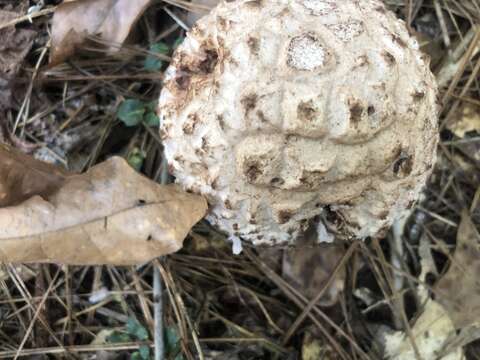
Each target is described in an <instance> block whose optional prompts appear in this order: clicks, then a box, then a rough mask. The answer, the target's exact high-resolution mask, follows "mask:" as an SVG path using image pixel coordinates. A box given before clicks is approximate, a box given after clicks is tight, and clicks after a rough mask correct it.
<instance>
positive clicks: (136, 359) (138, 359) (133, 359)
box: [130, 351, 142, 360]
mask: <svg viewBox="0 0 480 360" xmlns="http://www.w3.org/2000/svg"><path fill="white" fill-rule="evenodd" d="M130 360H142V355H141V354H140V352H138V351H135V352H134V353H132V355H130Z"/></svg>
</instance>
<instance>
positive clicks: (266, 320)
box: [0, 0, 480, 360]
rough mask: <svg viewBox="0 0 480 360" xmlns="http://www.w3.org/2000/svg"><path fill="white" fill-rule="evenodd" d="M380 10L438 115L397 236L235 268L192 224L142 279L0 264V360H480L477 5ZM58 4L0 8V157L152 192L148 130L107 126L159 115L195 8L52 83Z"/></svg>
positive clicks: (145, 20)
mask: <svg viewBox="0 0 480 360" xmlns="http://www.w3.org/2000/svg"><path fill="white" fill-rule="evenodd" d="M77 1H85V0H77ZM89 1H90V0H89ZM90 2H91V1H90ZM384 2H385V3H386V5H387V6H388V7H389V8H390V9H391V10H392V11H394V12H395V14H396V15H397V16H398V17H399V18H402V19H404V20H405V21H406V23H407V26H408V27H409V29H410V31H411V33H412V34H414V35H415V36H417V38H418V40H419V42H420V44H421V48H422V50H423V51H424V52H426V53H427V54H429V55H430V57H431V68H432V71H433V72H434V74H435V76H436V77H437V81H438V83H439V86H440V100H441V106H442V108H441V117H440V130H441V133H440V137H441V140H440V144H439V154H438V159H437V163H436V166H435V170H434V173H433V175H432V176H431V178H430V180H429V183H428V185H427V186H426V189H425V192H424V195H423V197H422V199H421V201H420V202H419V203H418V204H417V206H416V208H415V209H414V211H413V212H412V215H411V217H410V218H409V219H408V221H407V222H406V223H405V224H400V228H399V229H400V230H398V228H397V229H396V231H395V232H394V231H393V229H392V231H391V232H390V233H389V234H388V235H387V236H386V237H385V238H384V239H377V240H369V241H366V242H364V243H352V244H334V245H324V246H322V247H320V248H317V249H315V250H311V249H309V250H307V251H305V250H303V251H302V249H298V250H295V249H288V248H286V249H279V248H276V249H255V248H250V247H245V248H244V251H243V252H242V253H241V254H240V255H233V254H232V249H231V244H229V243H228V242H227V241H226V237H225V235H223V234H221V233H218V232H216V231H215V230H214V229H213V228H211V227H210V226H209V225H208V223H207V222H205V221H202V222H201V223H199V224H198V225H196V226H195V227H194V228H193V230H192V231H191V233H190V235H189V236H188V238H187V239H186V241H185V244H184V248H183V249H182V250H181V251H180V252H178V253H175V254H172V255H168V256H165V257H162V258H160V259H157V260H154V261H152V262H149V263H147V264H143V265H142V266H130V267H127V266H123V267H116V266H65V265H57V264H28V265H19V264H16V265H11V264H2V265H1V266H0V359H13V358H18V357H24V358H28V359H50V358H52V359H56V358H58V359H63V358H67V359H145V360H146V359H153V358H154V342H155V337H158V336H162V335H163V339H164V342H165V353H166V358H167V359H176V360H179V359H229V360H230V359H302V360H316V359H382V358H385V357H387V358H388V357H389V356H390V358H395V359H409V358H415V356H416V357H417V358H424V359H442V358H445V359H462V358H464V357H465V358H467V359H477V358H480V342H479V341H478V340H477V339H480V284H478V283H477V274H478V269H480V250H479V246H480V244H479V241H480V236H479V235H478V229H479V228H480V100H479V99H480V81H479V79H480V78H479V68H480V55H479V53H480V3H479V2H478V0H433V1H432V0H385V1H384ZM59 3H60V1H56V0H45V1H44V2H43V1H33V0H31V1H28V0H18V1H12V0H0V123H1V127H0V138H1V141H2V142H4V143H8V144H10V145H12V146H14V147H15V148H17V149H18V150H20V151H22V152H24V153H27V154H31V155H34V156H35V157H37V158H39V159H42V160H45V161H48V162H52V163H56V164H58V165H60V166H64V167H68V169H69V170H72V171H84V170H86V169H88V168H89V167H91V166H92V165H94V164H96V163H98V162H100V161H102V160H104V159H106V158H108V157H110V156H112V155H120V156H123V157H124V158H126V159H127V160H128V162H129V163H130V164H131V165H132V166H133V167H135V168H136V169H138V170H139V171H141V172H142V173H143V174H145V175H146V176H148V177H150V178H152V179H154V180H158V178H159V171H158V169H159V168H161V162H162V144H161V140H160V139H159V136H158V135H157V133H158V130H157V129H156V126H157V125H155V124H152V126H150V125H145V124H144V123H141V124H126V123H125V121H123V120H122V119H120V117H119V108H121V105H122V103H124V102H125V101H129V100H137V102H136V104H137V105H138V104H140V105H138V106H140V107H142V109H143V110H145V111H146V110H148V109H149V107H150V106H151V104H155V103H156V102H157V100H158V96H159V93H160V90H161V79H162V76H163V71H164V70H165V68H166V66H167V65H168V62H169V60H170V56H171V55H172V52H173V51H174V49H175V47H176V46H177V44H178V43H179V42H181V41H182V39H183V37H184V36H185V31H186V30H185V27H186V26H188V25H186V24H188V23H189V21H190V20H191V19H190V18H189V16H190V17H191V13H192V12H195V11H198V9H201V8H202V6H195V5H192V4H191V3H189V2H187V1H183V0H168V1H165V2H161V1H151V3H150V4H149V6H148V7H147V8H146V9H145V11H143V13H142V16H141V18H140V19H139V20H138V22H136V24H135V26H134V27H133V28H132V29H131V31H130V36H129V38H128V40H127V41H126V42H125V43H124V44H123V45H122V46H120V48H119V50H118V51H116V52H114V53H111V52H108V51H106V50H105V49H102V48H101V47H100V46H99V43H102V39H98V38H91V39H90V43H89V44H88V45H86V46H85V48H84V49H83V50H82V52H80V53H78V54H75V55H74V56H70V57H69V58H68V60H65V61H63V60H62V61H60V62H59V63H58V64H56V65H52V64H51V63H49V56H51V54H49V52H50V51H51V50H50V46H51V27H52V17H53V14H54V12H55V9H56V8H55V7H56V6H58V5H59ZM34 6H37V8H32V7H34ZM28 9H30V10H31V12H32V14H33V15H32V16H31V19H28V17H27V16H25V14H27V11H28ZM32 9H33V10H32ZM7 13H8V14H7ZM182 19H183V20H182ZM12 21H13V23H12ZM12 24H13V25H12ZM5 64H7V65H9V64H10V65H12V64H13V65H12V66H10V68H8V66H7V65H5ZM7 68H8V69H7ZM153 122H155V120H153ZM127 125H129V126H127ZM459 244H461V246H459ZM286 264H290V265H292V264H296V265H295V266H286ZM305 264H310V265H308V266H307V265H305ZM311 264H317V266H316V267H315V269H314V270H312V268H311ZM155 272H158V273H159V274H160V275H161V276H160V278H158V277H155V276H154V275H155ZM159 279H160V280H159ZM155 283H156V285H157V286H158V284H162V285H163V296H162V299H163V309H162V311H163V327H164V331H163V332H159V331H158V327H159V323H158V321H157V322H156V321H155V317H156V315H155V311H154V303H155V301H154V300H158V298H156V297H154V284H155ZM156 291H158V288H157V290H156ZM157 309H158V308H157ZM157 316H158V315H157ZM156 329H157V331H155V330H156ZM432 339H433V340H434V341H433V342H434V344H432ZM399 344H400V345H399ZM431 349H433V350H431ZM429 351H430V352H429ZM392 354H397V357H395V355H392ZM422 354H423V356H422ZM425 354H427V355H425ZM412 356H413V357H412Z"/></svg>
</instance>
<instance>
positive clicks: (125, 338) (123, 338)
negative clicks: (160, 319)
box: [107, 318, 185, 360]
mask: <svg viewBox="0 0 480 360" xmlns="http://www.w3.org/2000/svg"><path fill="white" fill-rule="evenodd" d="M163 335H164V342H165V355H166V357H165V358H166V359H172V360H184V359H185V358H184V357H183V355H182V351H181V347H180V336H179V335H178V331H177V328H176V327H174V326H168V327H167V328H165V332H164V334H163ZM148 339H149V334H148V330H147V329H146V328H145V327H144V326H143V325H142V324H140V323H139V322H138V321H137V320H136V319H134V318H129V319H128V320H127V324H126V325H125V331H114V332H113V333H112V334H111V335H110V336H108V337H107V342H108V343H111V344H115V343H117V344H118V343H127V342H132V341H147V340H148ZM151 359H152V354H151V351H150V347H149V346H148V345H140V347H139V348H138V350H137V351H135V352H133V353H132V354H131V355H130V360H151Z"/></svg>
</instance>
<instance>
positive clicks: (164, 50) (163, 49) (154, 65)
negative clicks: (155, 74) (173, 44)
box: [143, 42, 170, 71]
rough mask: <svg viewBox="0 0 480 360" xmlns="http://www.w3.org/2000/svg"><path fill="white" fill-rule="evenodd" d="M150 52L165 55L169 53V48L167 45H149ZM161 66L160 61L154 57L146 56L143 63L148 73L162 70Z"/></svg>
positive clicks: (161, 43) (160, 43)
mask: <svg viewBox="0 0 480 360" xmlns="http://www.w3.org/2000/svg"><path fill="white" fill-rule="evenodd" d="M150 51H151V52H154V53H156V54H162V55H167V54H168V53H169V52H170V48H169V47H168V45H167V44H165V43H163V42H159V43H156V44H153V45H151V46H150ZM162 65H163V62H162V60H161V59H159V58H158V57H157V56H155V55H148V56H147V57H146V58H145V61H144V63H143V67H144V68H145V70H148V71H158V70H160V69H161V68H162Z"/></svg>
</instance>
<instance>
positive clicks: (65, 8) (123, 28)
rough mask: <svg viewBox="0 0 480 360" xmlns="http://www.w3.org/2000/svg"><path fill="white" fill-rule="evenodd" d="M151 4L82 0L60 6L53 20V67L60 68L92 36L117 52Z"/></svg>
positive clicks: (140, 1) (145, 1)
mask: <svg viewBox="0 0 480 360" xmlns="http://www.w3.org/2000/svg"><path fill="white" fill-rule="evenodd" d="M149 3H150V0H136V1H131V0H83V1H74V2H65V3H63V4H61V5H59V6H58V8H57V10H56V11H55V14H54V15H53V20H52V51H51V54H50V63H51V64H58V63H61V62H63V61H65V60H66V59H67V58H68V57H70V56H71V55H73V53H74V52H75V51H76V49H77V48H78V47H79V46H80V45H82V44H83V43H84V42H85V41H86V40H87V38H88V37H89V36H99V37H100V38H101V39H102V41H104V42H105V43H107V44H111V47H110V49H109V50H110V51H115V50H116V49H118V45H121V44H122V43H123V42H124V41H125V39H126V38H127V36H128V34H129V33H130V30H131V28H132V26H133V25H134V24H135V23H136V21H137V20H138V18H139V17H140V16H141V15H142V13H143V11H144V10H145V9H146V7H147V6H148V5H149Z"/></svg>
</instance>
